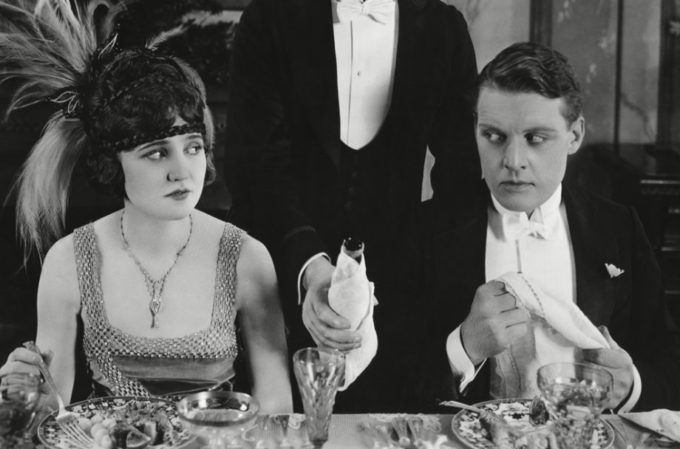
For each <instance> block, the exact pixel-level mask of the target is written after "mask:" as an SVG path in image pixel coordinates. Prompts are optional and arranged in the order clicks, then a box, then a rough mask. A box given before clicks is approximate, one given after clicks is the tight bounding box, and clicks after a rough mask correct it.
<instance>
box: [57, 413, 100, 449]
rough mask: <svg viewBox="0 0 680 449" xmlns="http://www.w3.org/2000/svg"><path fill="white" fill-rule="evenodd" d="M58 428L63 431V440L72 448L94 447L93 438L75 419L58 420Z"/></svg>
mask: <svg viewBox="0 0 680 449" xmlns="http://www.w3.org/2000/svg"><path fill="white" fill-rule="evenodd" d="M58 424H59V428H60V429H61V431H62V432H63V433H64V436H65V438H64V442H65V443H66V444H68V445H69V446H71V447H73V448H74V449H91V448H92V447H94V439H92V437H90V436H89V435H88V434H87V433H85V431H84V430H83V429H81V428H80V426H79V425H78V423H77V422H76V421H73V420H70V421H68V422H66V421H64V422H58Z"/></svg>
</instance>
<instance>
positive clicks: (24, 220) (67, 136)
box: [0, 0, 115, 260]
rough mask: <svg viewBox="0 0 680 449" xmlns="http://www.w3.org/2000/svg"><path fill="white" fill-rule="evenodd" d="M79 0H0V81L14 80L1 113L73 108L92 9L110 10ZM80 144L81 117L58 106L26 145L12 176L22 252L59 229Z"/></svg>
mask: <svg viewBox="0 0 680 449" xmlns="http://www.w3.org/2000/svg"><path fill="white" fill-rule="evenodd" d="M78 3H79V2H70V1H69V0H37V1H36V0H0V83H3V82H6V81H8V80H14V81H15V82H16V90H15V92H14V95H13V97H12V99H11V101H10V104H9V106H8V107H7V109H6V111H5V117H7V116H9V114H11V113H12V112H13V111H16V110H18V109H21V108H26V107H28V106H31V105H33V104H36V103H39V102H42V101H45V100H46V99H50V101H53V102H55V103H58V104H61V105H62V106H65V108H64V109H66V112H71V111H73V110H74V109H76V107H77V104H78V102H79V101H80V94H79V92H81V91H82V87H83V83H85V81H86V76H87V73H88V71H89V69H90V67H91V64H92V58H93V55H94V54H95V51H96V50H97V45H98V33H97V29H98V28H97V25H98V24H97V23H96V17H95V12H96V10H97V8H98V7H100V6H102V5H104V6H107V8H108V9H109V10H110V8H109V6H108V3H106V2H105V0H96V1H91V2H89V3H88V6H87V7H86V8H82V7H80V6H78ZM111 23H112V22H111V21H106V20H104V21H102V23H100V24H99V25H100V28H99V29H100V33H99V35H100V36H102V37H105V36H106V35H107V33H108V32H109V31H110V30H111V29H112V27H111ZM102 27H103V28H104V31H101V29H102ZM109 45H110V46H112V45H115V41H114V40H112V41H111V42H110V43H109ZM105 51H106V49H105V50H104V52H105ZM100 54H101V52H100ZM87 145H88V139H87V135H86V133H85V129H84V126H83V123H82V121H80V120H70V119H68V118H67V117H66V116H65V115H64V112H62V111H58V112H56V113H54V114H53V115H52V117H51V118H50V120H49V122H48V123H47V125H46V127H45V130H44V131H43V133H42V135H41V136H40V139H38V141H37V142H36V144H35V145H34V146H33V149H32V150H31V153H30V155H29V156H28V158H27V159H26V162H25V163H24V165H23V167H22V169H21V172H20V173H19V176H18V179H17V182H16V184H15V188H16V193H17V206H16V212H17V230H18V233H19V237H20V239H21V241H22V242H23V244H24V256H25V260H28V257H29V256H30V254H31V252H32V250H33V249H37V251H38V254H39V256H41V257H42V255H43V254H44V252H45V251H46V250H47V249H48V248H49V247H50V245H51V244H52V243H53V242H54V240H56V239H57V238H59V237H60V236H61V235H62V233H63V229H64V222H65V213H66V207H67V202H68V191H69V186H70V182H71V175H72V173H73V169H74V167H75V165H76V162H77V161H78V159H79V158H80V156H81V154H82V153H83V152H84V150H85V148H86V147H87Z"/></svg>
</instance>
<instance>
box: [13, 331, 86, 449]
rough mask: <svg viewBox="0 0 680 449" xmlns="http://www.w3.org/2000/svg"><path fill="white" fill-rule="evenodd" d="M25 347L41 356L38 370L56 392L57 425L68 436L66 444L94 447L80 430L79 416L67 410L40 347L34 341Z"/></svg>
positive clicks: (83, 448) (84, 448) (78, 447)
mask: <svg viewBox="0 0 680 449" xmlns="http://www.w3.org/2000/svg"><path fill="white" fill-rule="evenodd" d="M24 347H25V348H26V349H28V350H29V351H33V352H35V353H36V354H38V355H39V356H40V357H39V359H38V369H40V373H41V374H42V376H43V378H44V379H45V382H47V385H48V386H49V387H50V389H51V390H52V391H53V392H54V395H55V396H56V397H57V404H58V405H59V413H57V416H56V418H55V420H56V421H57V424H59V428H60V429H61V430H62V432H64V434H65V435H66V441H64V442H65V443H66V444H68V445H69V446H71V447H73V448H74V449H90V448H92V447H93V446H94V440H93V439H92V437H90V436H89V435H88V434H87V433H85V431H84V430H83V429H81V428H80V426H79V425H78V417H77V415H76V414H75V413H73V412H69V411H68V410H66V406H65V405H64V400H63V399H62V398H61V396H60V395H59V392H58V391H57V386H56V385H55V383H54V379H53V378H52V374H51V373H50V370H49V368H48V367H47V365H46V364H45V361H44V360H43V358H42V354H41V352H40V349H38V346H37V345H36V344H35V343H34V342H32V341H27V342H26V343H24Z"/></svg>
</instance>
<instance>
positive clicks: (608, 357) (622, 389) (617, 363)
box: [581, 326, 634, 409]
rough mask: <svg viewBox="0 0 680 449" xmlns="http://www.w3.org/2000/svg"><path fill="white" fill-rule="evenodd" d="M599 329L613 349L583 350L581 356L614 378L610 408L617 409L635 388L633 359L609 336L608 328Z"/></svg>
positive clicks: (599, 327)
mask: <svg viewBox="0 0 680 449" xmlns="http://www.w3.org/2000/svg"><path fill="white" fill-rule="evenodd" d="M598 329H599V330H600V332H601V333H602V335H603V336H604V338H605V339H606V340H607V342H608V343H609V346H611V349H583V350H582V351H581V356H582V358H583V361H584V362H590V363H593V364H595V365H598V366H600V367H602V368H605V369H606V370H607V371H609V372H610V373H611V374H612V376H613V377H614V390H613V391H612V395H611V398H610V400H609V405H608V408H612V409H615V408H617V407H619V406H620V405H622V404H621V403H622V402H623V401H625V400H626V398H627V397H628V395H629V394H630V391H631V389H632V388H633V378H634V377H633V359H631V357H630V355H628V353H627V352H626V351H624V350H623V349H621V347H620V346H619V345H618V344H617V343H616V342H615V341H614V339H613V338H612V336H611V335H609V329H607V326H598Z"/></svg>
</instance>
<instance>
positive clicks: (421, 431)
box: [406, 416, 429, 448]
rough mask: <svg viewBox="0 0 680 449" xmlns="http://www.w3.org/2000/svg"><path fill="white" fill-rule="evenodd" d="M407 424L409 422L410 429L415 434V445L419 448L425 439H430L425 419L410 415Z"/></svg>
mask: <svg viewBox="0 0 680 449" xmlns="http://www.w3.org/2000/svg"><path fill="white" fill-rule="evenodd" d="M406 424H408V429H409V430H410V431H411V435H413V445H414V446H415V447H417V448H420V447H422V446H423V445H424V444H425V441H428V440H429V438H428V437H427V430H426V429H425V425H424V423H423V419H422V418H420V417H418V416H408V417H407V418H406Z"/></svg>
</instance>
